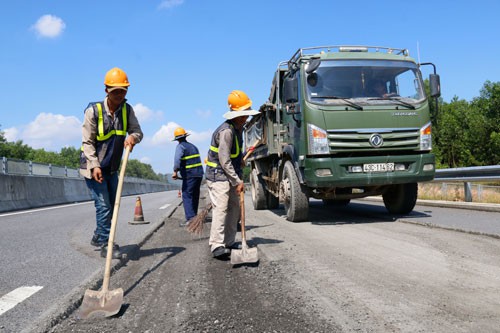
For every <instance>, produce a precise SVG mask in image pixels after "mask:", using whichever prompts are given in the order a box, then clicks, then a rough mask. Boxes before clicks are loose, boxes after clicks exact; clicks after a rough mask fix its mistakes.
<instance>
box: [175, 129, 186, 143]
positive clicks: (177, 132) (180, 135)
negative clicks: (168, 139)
mask: <svg viewBox="0 0 500 333" xmlns="http://www.w3.org/2000/svg"><path fill="white" fill-rule="evenodd" d="M188 135H189V134H188V133H186V130H185V129H184V128H182V127H177V128H176V129H175V130H174V139H173V140H172V141H175V140H179V139H180V138H185V137H186V136H188Z"/></svg>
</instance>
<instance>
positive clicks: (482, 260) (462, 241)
mask: <svg viewBox="0 0 500 333" xmlns="http://www.w3.org/2000/svg"><path fill="white" fill-rule="evenodd" d="M246 198H247V204H246V212H247V219H246V221H247V230H248V232H247V236H248V238H249V239H251V242H252V243H253V244H254V245H256V246H257V247H258V251H259V257H260V261H259V263H258V264H251V265H237V266H233V265H231V264H230V262H229V261H219V260H215V259H213V258H211V256H210V252H209V247H208V239H207V237H208V231H209V228H210V223H207V224H206V228H205V231H204V234H203V236H202V237H201V238H199V237H193V236H192V235H190V234H188V233H187V231H186V230H185V229H183V228H180V227H179V226H178V222H179V221H181V220H182V215H183V213H182V209H177V210H176V211H175V212H174V214H173V215H172V216H171V217H169V218H166V219H165V224H164V225H163V226H162V227H161V228H159V229H158V230H157V231H156V232H155V233H154V234H153V235H152V236H151V237H150V238H149V239H148V241H147V242H146V243H144V245H142V247H141V248H140V249H139V250H138V251H136V253H135V255H133V256H131V257H130V258H129V259H130V260H128V261H126V262H125V263H124V266H122V267H121V268H120V269H119V270H117V271H116V272H115V274H114V275H113V276H112V277H111V286H110V288H111V289H113V288H118V287H121V288H123V289H124V291H125V296H124V304H123V306H122V308H121V310H120V312H119V313H118V314H117V315H116V316H113V317H110V318H93V319H87V320H81V319H78V315H77V314H78V310H76V311H74V312H71V313H68V316H67V318H65V319H64V320H62V321H60V322H59V324H58V325H56V326H54V327H52V328H51V329H50V330H49V331H50V332H149V333H153V332H500V315H499V314H500V265H499V264H500V240H499V237H498V235H499V234H500V233H499V232H498V226H496V224H498V223H500V222H499V221H500V219H499V218H498V217H499V215H498V213H493V212H474V213H472V214H470V212H469V211H466V210H451V209H448V208H445V209H443V208H437V207H420V206H419V207H417V208H416V210H415V212H414V213H412V214H410V215H409V216H404V217H399V218H395V217H393V216H391V215H388V214H387V213H385V212H384V210H383V209H382V207H381V205H380V203H377V202H366V201H356V202H352V203H351V204H350V205H349V206H347V207H345V208H333V209H329V210H327V209H325V208H324V207H323V206H322V205H321V203H320V202H317V201H316V202H312V203H311V220H310V221H309V222H304V223H290V222H287V221H286V220H285V219H284V217H283V216H282V214H283V210H282V209H277V210H274V211H254V210H253V209H252V207H251V203H250V199H249V198H250V197H249V195H247V196H246ZM440 220H443V221H444V228H441V227H437V225H438V224H439V223H440ZM456 220H459V221H462V222H461V223H464V224H466V225H468V226H470V227H471V228H470V229H471V230H467V228H464V227H458V226H456V225H454V223H455V222H454V221H456ZM492 221H493V222H492ZM494 222H495V223H494ZM478 225H479V226H480V227H478ZM478 228H479V229H487V230H488V231H481V230H472V229H478ZM459 229H460V230H459ZM462 229H463V231H461V230H462ZM82 292H83V291H82ZM82 295H83V293H82ZM46 327H50V325H49V324H48V322H40V323H38V330H42V331H43V330H44V329H45V328H46ZM33 331H34V332H36V331H37V330H36V329H35V330H33ZM0 332H1V330H0Z"/></svg>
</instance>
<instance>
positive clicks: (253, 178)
mask: <svg viewBox="0 0 500 333" xmlns="http://www.w3.org/2000/svg"><path fill="white" fill-rule="evenodd" d="M250 185H251V192H252V202H253V208H254V209H255V210H262V209H266V208H267V200H266V190H265V188H264V180H263V179H262V177H260V175H258V174H257V169H252V172H251V173H250Z"/></svg>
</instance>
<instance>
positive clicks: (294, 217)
mask: <svg viewBox="0 0 500 333" xmlns="http://www.w3.org/2000/svg"><path fill="white" fill-rule="evenodd" d="M280 187H281V190H282V191H283V199H284V204H285V212H286V219H287V220H288V221H291V222H301V221H305V220H307V217H308V215H309V198H308V197H307V195H306V194H305V193H304V192H302V189H301V187H300V183H299V179H298V178H297V175H296V174H295V169H294V167H293V165H292V162H290V161H286V162H285V167H284V169H283V179H282V180H281V184H280Z"/></svg>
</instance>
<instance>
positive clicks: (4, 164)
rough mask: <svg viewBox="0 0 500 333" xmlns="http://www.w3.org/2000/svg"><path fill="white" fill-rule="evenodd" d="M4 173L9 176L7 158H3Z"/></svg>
mask: <svg viewBox="0 0 500 333" xmlns="http://www.w3.org/2000/svg"><path fill="white" fill-rule="evenodd" d="M2 173H3V174H4V175H6V174H7V158H6V157H2Z"/></svg>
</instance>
